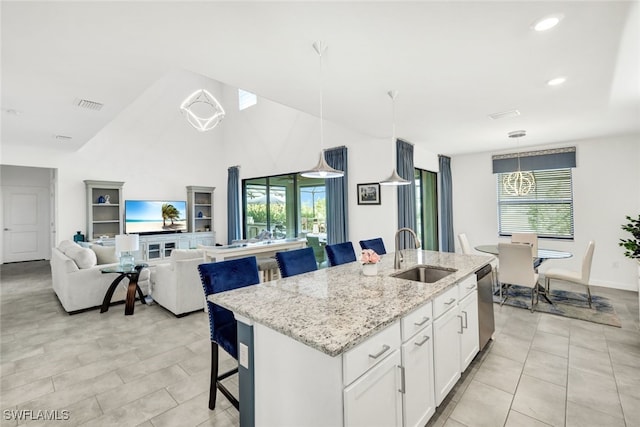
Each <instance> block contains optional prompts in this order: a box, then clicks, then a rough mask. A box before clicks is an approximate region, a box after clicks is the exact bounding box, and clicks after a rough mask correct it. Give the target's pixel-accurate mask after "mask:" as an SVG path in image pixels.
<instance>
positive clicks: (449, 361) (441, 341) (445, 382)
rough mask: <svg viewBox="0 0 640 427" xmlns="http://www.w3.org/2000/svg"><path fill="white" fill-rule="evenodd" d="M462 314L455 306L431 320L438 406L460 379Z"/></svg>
mask: <svg viewBox="0 0 640 427" xmlns="http://www.w3.org/2000/svg"><path fill="white" fill-rule="evenodd" d="M461 334H462V316H460V314H459V313H458V309H457V306H456V307H452V308H451V309H450V310H449V311H447V312H446V313H445V314H443V315H441V316H440V317H438V318H437V319H436V320H434V321H433V339H434V345H433V362H434V372H435V394H436V405H437V406H439V405H440V403H442V401H443V400H444V398H445V397H446V396H447V394H449V392H450V391H451V389H452V388H453V386H454V385H455V384H456V382H457V381H458V379H460V337H459V335H461Z"/></svg>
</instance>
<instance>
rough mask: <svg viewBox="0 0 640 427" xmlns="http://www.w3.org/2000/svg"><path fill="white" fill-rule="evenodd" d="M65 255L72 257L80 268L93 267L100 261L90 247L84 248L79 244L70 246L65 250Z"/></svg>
mask: <svg viewBox="0 0 640 427" xmlns="http://www.w3.org/2000/svg"><path fill="white" fill-rule="evenodd" d="M65 255H66V256H68V257H69V258H71V259H72V260H73V261H74V262H75V263H76V265H77V266H78V268H79V269H85V268H91V267H93V266H95V265H96V264H97V262H98V259H97V257H96V253H95V252H94V251H92V250H91V249H89V248H82V247H80V246H78V245H76V247H69V249H67V251H66V252H65Z"/></svg>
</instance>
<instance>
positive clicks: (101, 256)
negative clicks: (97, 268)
mask: <svg viewBox="0 0 640 427" xmlns="http://www.w3.org/2000/svg"><path fill="white" fill-rule="evenodd" d="M91 250H92V251H93V252H95V253H96V258H97V262H98V265H102V264H113V263H117V262H118V261H119V260H118V257H117V256H116V247H115V246H102V245H91Z"/></svg>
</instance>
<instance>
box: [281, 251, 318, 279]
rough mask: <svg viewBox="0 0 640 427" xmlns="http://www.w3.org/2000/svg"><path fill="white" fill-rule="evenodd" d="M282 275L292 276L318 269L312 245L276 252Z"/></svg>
mask: <svg viewBox="0 0 640 427" xmlns="http://www.w3.org/2000/svg"><path fill="white" fill-rule="evenodd" d="M276 261H278V267H279V268H280V276H282V277H290V276H295V275H296V274H302V273H308V272H309V271H315V270H317V269H318V264H317V263H316V257H315V255H314V254H313V248H312V247H306V248H302V249H295V250H293V251H283V252H276Z"/></svg>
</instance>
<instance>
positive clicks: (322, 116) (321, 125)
mask: <svg viewBox="0 0 640 427" xmlns="http://www.w3.org/2000/svg"><path fill="white" fill-rule="evenodd" d="M323 50H324V46H323V45H322V42H321V43H320V45H319V46H318V55H320V154H321V155H322V156H323V157H324V152H323V151H322V147H323V145H324V144H323V142H324V114H323V111H324V108H323V107H324V105H323V102H322V101H323V99H322V98H323V97H322V92H323V91H322V86H323V78H322V76H323V73H322V51H323Z"/></svg>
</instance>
